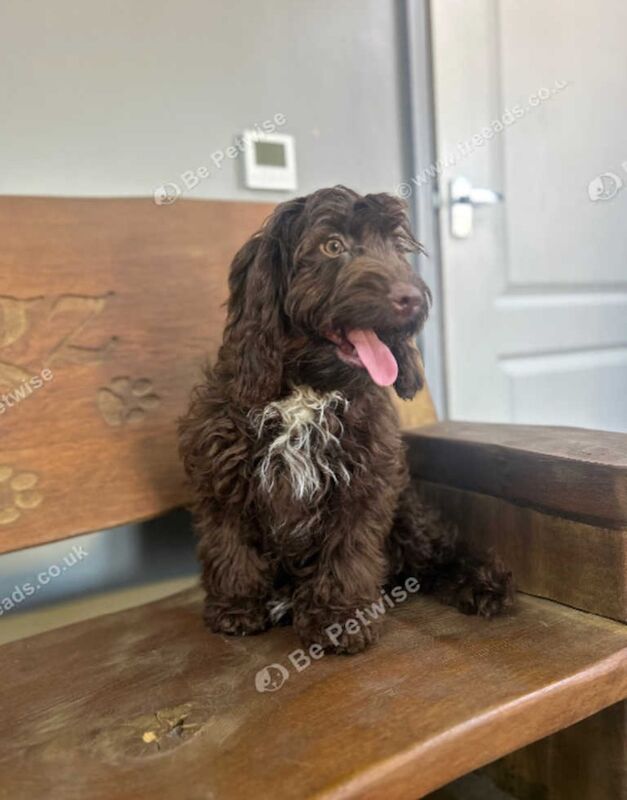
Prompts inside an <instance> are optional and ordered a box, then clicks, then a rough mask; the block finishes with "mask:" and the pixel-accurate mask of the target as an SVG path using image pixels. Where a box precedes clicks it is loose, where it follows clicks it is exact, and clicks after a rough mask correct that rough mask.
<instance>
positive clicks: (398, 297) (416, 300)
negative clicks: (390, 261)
mask: <svg viewBox="0 0 627 800" xmlns="http://www.w3.org/2000/svg"><path fill="white" fill-rule="evenodd" d="M390 300H391V301H392V305H393V306H394V310H395V311H396V312H397V313H398V314H401V315H402V316H404V317H412V316H414V314H416V313H418V309H419V308H420V305H421V303H422V292H421V291H420V289H417V288H416V287H415V286H412V285H411V283H395V284H394V286H393V287H392V291H391V292H390Z"/></svg>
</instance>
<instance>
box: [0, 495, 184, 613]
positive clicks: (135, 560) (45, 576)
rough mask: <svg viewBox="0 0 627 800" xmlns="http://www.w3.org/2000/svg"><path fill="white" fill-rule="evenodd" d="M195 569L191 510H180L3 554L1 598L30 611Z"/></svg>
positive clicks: (8, 605) (6, 604)
mask: <svg viewBox="0 0 627 800" xmlns="http://www.w3.org/2000/svg"><path fill="white" fill-rule="evenodd" d="M197 572H198V566H197V563H196V557H195V542H194V536H193V533H192V528H191V520H190V517H189V514H188V513H187V512H186V511H183V510H176V511H173V512H171V513H170V514H167V515H165V516H163V517H160V518H158V519H155V520H151V521H149V522H144V523H141V524H137V525H121V526H120V527H118V528H114V529H112V530H110V531H98V532H96V533H89V534H86V535H84V536H77V537H75V538H73V539H66V540H65V541H62V542H55V543H53V544H46V545H42V546H41V547H33V548H30V549H28V550H19V551H17V552H15V553H7V554H6V555H3V556H0V604H2V610H3V611H4V612H7V611H12V612H20V611H31V610H33V609H34V608H37V607H41V606H44V605H50V604H51V603H57V602H61V601H64V600H70V599H75V598H78V597H86V596H89V595H91V594H95V593H97V592H100V591H103V590H111V589H119V588H123V587H124V588H126V587H132V586H139V585H143V584H150V583H156V582H158V581H163V580H167V579H171V578H180V577H185V576H188V575H189V576H193V575H195V574H196V573H197Z"/></svg>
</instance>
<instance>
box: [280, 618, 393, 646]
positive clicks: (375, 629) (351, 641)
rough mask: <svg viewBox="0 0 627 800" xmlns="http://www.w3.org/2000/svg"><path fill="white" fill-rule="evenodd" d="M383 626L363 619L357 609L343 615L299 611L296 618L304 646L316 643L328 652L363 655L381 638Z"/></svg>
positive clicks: (296, 626)
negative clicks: (380, 632)
mask: <svg viewBox="0 0 627 800" xmlns="http://www.w3.org/2000/svg"><path fill="white" fill-rule="evenodd" d="M379 626H380V623H379V621H377V620H372V619H367V618H366V617H365V615H364V614H361V615H360V616H359V615H357V614H356V611H355V610H352V611H346V612H344V613H328V612H327V613H321V609H316V610H314V611H307V610H305V611H300V612H296V613H295V615H294V628H295V630H296V632H297V633H298V635H299V636H300V638H301V640H302V642H303V644H304V645H305V646H306V647H310V646H311V645H312V644H317V645H319V646H320V647H322V648H323V650H325V652H327V653H337V654H348V655H353V654H355V653H361V652H362V651H363V650H365V649H366V648H367V647H369V646H370V645H371V644H374V643H375V642H376V641H377V639H378V638H379Z"/></svg>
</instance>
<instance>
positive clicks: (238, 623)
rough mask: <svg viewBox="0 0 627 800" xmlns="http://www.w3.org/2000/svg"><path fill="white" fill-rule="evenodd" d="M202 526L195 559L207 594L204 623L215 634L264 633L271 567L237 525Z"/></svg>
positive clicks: (267, 612) (271, 576) (226, 523)
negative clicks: (197, 560)
mask: <svg viewBox="0 0 627 800" xmlns="http://www.w3.org/2000/svg"><path fill="white" fill-rule="evenodd" d="M203 527H204V532H203V533H202V534H201V538H200V544H199V546H198V556H199V558H200V561H201V563H202V585H203V587H204V589H205V592H206V598H205V609H204V619H205V623H206V624H207V625H208V627H209V628H211V630H213V631H215V632H216V633H229V634H234V635H240V636H244V635H246V634H253V633H259V632H261V631H263V630H265V629H266V628H267V627H268V626H269V624H270V618H269V610H268V600H269V598H270V595H271V592H272V579H273V570H272V568H271V566H270V565H269V564H268V562H267V560H266V559H265V558H264V557H263V556H262V555H261V554H260V553H259V552H258V551H257V550H256V549H255V548H254V547H253V546H252V545H249V544H247V543H246V542H245V540H244V538H243V536H242V532H241V531H240V529H239V527H238V523H237V522H235V521H233V522H229V521H228V520H227V521H222V523H221V524H219V525H216V526H215V527H214V526H213V525H211V524H210V523H206V524H205V525H204V526H203Z"/></svg>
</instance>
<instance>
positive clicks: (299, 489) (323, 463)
mask: <svg viewBox="0 0 627 800" xmlns="http://www.w3.org/2000/svg"><path fill="white" fill-rule="evenodd" d="M347 407H348V400H347V399H346V398H345V397H344V395H343V394H342V393H341V392H327V393H325V394H318V393H317V392H315V391H314V390H313V389H312V388H311V387H309V386H296V387H294V390H293V392H292V393H291V394H290V395H289V396H288V397H286V398H284V399H283V400H277V401H276V402H274V403H269V404H268V405H267V406H266V407H265V408H263V409H261V410H260V411H254V412H251V415H250V420H251V423H252V425H253V427H254V429H255V431H256V433H257V436H258V438H260V439H261V438H263V437H264V434H265V433H266V432H267V431H268V430H272V431H273V434H274V438H273V439H272V440H271V441H270V442H269V444H268V445H267V448H266V450H265V455H264V456H263V459H262V461H261V463H260V465H259V467H258V469H257V475H258V478H259V482H260V484H261V487H262V488H263V489H264V490H265V491H266V492H271V491H272V489H273V488H274V487H275V485H276V482H277V480H278V479H279V478H280V477H281V476H285V477H287V479H288V481H289V484H290V486H291V489H292V496H293V497H294V498H295V499H297V500H312V499H313V498H314V497H316V496H318V495H321V494H323V493H324V492H325V491H327V489H329V488H330V487H331V485H333V484H337V483H340V482H343V483H346V484H348V483H350V473H349V472H348V470H347V468H346V466H345V464H344V458H343V455H344V454H343V451H342V445H341V437H342V432H343V426H342V421H341V416H342V414H343V412H344V411H345V410H346V408H347Z"/></svg>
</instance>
